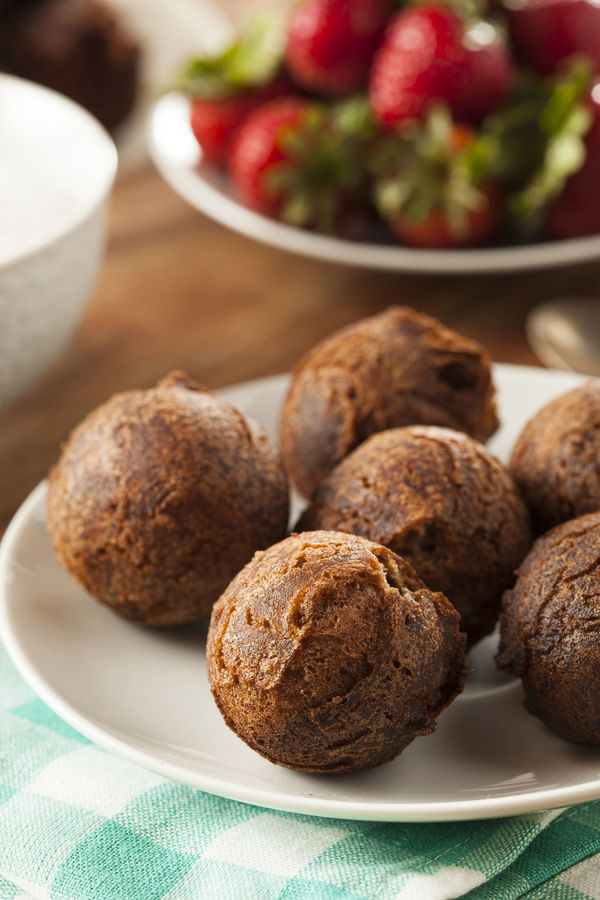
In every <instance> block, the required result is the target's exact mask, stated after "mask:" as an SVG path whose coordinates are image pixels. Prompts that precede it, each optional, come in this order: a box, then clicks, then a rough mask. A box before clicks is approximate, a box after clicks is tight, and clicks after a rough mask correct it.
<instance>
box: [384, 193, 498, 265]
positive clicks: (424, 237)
mask: <svg viewBox="0 0 600 900" xmlns="http://www.w3.org/2000/svg"><path fill="white" fill-rule="evenodd" d="M479 195H480V206H479V207H478V208H476V209H471V210H467V211H466V213H465V217H464V221H463V224H462V226H461V228H460V229H459V230H457V229H456V228H455V227H453V226H452V224H451V222H450V220H449V219H448V216H447V215H446V213H445V212H443V211H440V210H437V211H432V212H430V213H429V215H427V216H425V218H423V219H421V220H414V221H413V220H411V219H402V218H397V219H396V220H395V221H394V223H393V225H392V230H393V231H394V233H395V234H396V235H397V236H398V237H399V238H400V240H401V241H402V243H404V244H409V246H411V247H423V248H427V249H435V250H452V249H455V248H458V247H476V246H479V245H480V244H485V243H486V242H487V241H488V240H489V239H490V237H491V236H492V235H493V233H494V232H495V231H496V230H497V228H498V222H499V220H500V190H499V188H498V186H497V185H492V184H490V185H487V186H486V187H484V188H482V189H481V190H480V192H479Z"/></svg>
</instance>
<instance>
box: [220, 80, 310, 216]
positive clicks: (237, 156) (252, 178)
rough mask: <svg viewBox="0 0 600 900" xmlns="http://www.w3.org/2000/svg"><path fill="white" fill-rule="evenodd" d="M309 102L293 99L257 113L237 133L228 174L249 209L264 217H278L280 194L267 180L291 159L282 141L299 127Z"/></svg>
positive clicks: (264, 107) (273, 104)
mask: <svg viewBox="0 0 600 900" xmlns="http://www.w3.org/2000/svg"><path fill="white" fill-rule="evenodd" d="M307 105H308V104H307V101H306V100H303V99H301V98H299V97H290V98H288V99H286V100H279V101H275V102H273V103H269V104H268V105H267V106H263V107H262V108H260V109H258V110H256V112H255V113H254V114H253V115H252V116H250V117H249V118H248V119H247V120H246V122H245V124H244V126H243V127H242V128H240V130H239V131H238V133H237V135H236V137H235V139H234V141H233V144H232V147H231V152H230V154H229V173H230V175H231V178H232V179H233V183H234V185H235V187H236V189H237V192H238V194H239V196H240V199H241V200H242V202H243V203H245V204H246V206H249V207H250V208H251V209H255V210H256V211H257V212H262V213H264V214H265V215H277V212H278V210H279V207H280V205H281V202H282V197H281V192H280V191H278V190H275V189H271V188H270V186H269V183H268V178H267V177H266V176H267V175H268V173H269V172H270V171H273V169H274V167H275V166H276V165H278V164H280V163H282V162H286V161H287V160H288V159H289V154H288V153H287V151H286V150H285V149H284V146H283V140H282V138H284V137H285V135H286V134H289V133H293V132H294V130H295V129H297V128H298V126H299V124H300V122H301V121H302V119H303V117H304V115H305V114H306V109H307Z"/></svg>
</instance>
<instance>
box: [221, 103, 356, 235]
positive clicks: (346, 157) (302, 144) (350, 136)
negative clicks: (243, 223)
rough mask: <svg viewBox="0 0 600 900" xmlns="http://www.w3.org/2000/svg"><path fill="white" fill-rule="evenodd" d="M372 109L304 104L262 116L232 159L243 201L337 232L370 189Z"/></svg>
mask: <svg viewBox="0 0 600 900" xmlns="http://www.w3.org/2000/svg"><path fill="white" fill-rule="evenodd" d="M363 107H364V108H363ZM366 110H367V105H366V103H364V104H362V105H361V104H360V103H359V102H358V101H352V102H349V103H347V104H344V105H343V107H334V108H332V109H331V108H328V107H326V106H324V105H322V104H320V103H316V102H311V101H308V100H306V99H304V98H301V97H288V98H284V99H282V100H275V101H273V102H272V103H268V104H266V105H265V106H263V107H261V108H260V109H258V110H256V111H255V112H254V113H252V115H250V116H249V117H248V118H247V119H246V121H245V122H244V123H243V125H242V126H241V128H240V129H239V130H238V132H237V133H236V135H235V137H234V140H233V143H232V147H231V152H230V155H229V173H230V175H231V179H232V181H233V184H234V186H235V188H236V190H237V193H238V195H239V197H240V199H241V200H242V201H243V202H244V203H245V204H246V205H247V206H249V207H251V208H252V209H254V210H256V211H257V212H261V213H263V214H265V215H269V216H275V217H277V218H280V219H282V220H283V221H285V222H287V223H289V224H293V225H299V226H305V227H311V228H317V229H319V230H322V231H329V230H332V229H333V227H334V226H335V225H336V223H337V221H338V220H339V218H340V215H341V212H342V211H343V210H345V209H347V208H348V207H349V206H350V205H351V202H352V201H353V199H354V198H357V197H358V196H359V195H360V193H361V190H362V188H363V183H364V166H363V162H362V159H363V155H364V142H365V140H366V139H368V137H369V136H370V133H371V132H370V122H369V119H368V116H367V115H366V112H365V111H366Z"/></svg>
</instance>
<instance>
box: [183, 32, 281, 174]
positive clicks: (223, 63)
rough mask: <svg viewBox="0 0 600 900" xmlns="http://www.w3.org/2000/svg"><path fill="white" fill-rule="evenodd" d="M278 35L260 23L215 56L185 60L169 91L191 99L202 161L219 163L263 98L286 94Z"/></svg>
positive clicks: (193, 124)
mask: <svg viewBox="0 0 600 900" xmlns="http://www.w3.org/2000/svg"><path fill="white" fill-rule="evenodd" d="M280 38H281V35H280V34H278V32H277V30H276V29H274V28H273V27H272V26H270V25H269V24H268V23H266V22H265V21H263V20H257V21H255V22H254V23H253V25H252V26H251V27H250V28H249V29H248V31H246V32H245V33H244V34H241V35H240V36H239V37H238V38H237V39H236V40H235V41H234V42H233V43H232V44H230V45H229V46H228V47H226V48H225V49H224V50H223V51H222V52H221V53H219V54H218V55H216V56H206V57H198V58H196V59H191V60H189V61H188V62H187V63H186V65H185V66H184V67H183V69H182V71H181V72H180V74H179V77H178V78H177V79H176V82H175V87H176V88H178V89H179V90H180V91H182V92H183V93H184V94H188V95H189V96H190V98H191V101H192V106H191V121H190V124H191V127H192V131H193V132H194V135H195V137H196V140H197V141H198V143H199V144H200V146H201V147H202V151H203V158H204V160H205V161H206V162H212V163H224V162H225V160H226V158H227V152H228V149H229V143H230V141H231V137H232V135H233V133H234V131H235V130H236V128H237V127H238V126H239V125H240V124H241V123H242V121H243V120H244V118H245V117H246V116H248V115H249V114H250V113H251V112H252V111H253V110H255V109H257V108H258V107H259V106H261V105H262V104H263V103H266V102H267V101H268V100H273V99H275V97H281V96H282V95H284V94H289V93H291V92H292V86H291V84H290V82H289V80H288V79H287V78H285V77H283V76H282V75H278V74H277V73H278V70H279V69H280V67H281V61H282V45H281V39H280Z"/></svg>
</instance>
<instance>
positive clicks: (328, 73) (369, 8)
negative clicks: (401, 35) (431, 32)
mask: <svg viewBox="0 0 600 900" xmlns="http://www.w3.org/2000/svg"><path fill="white" fill-rule="evenodd" d="M387 19H388V8H387V5H386V2H385V0H303V2H301V3H300V4H299V5H298V6H296V7H295V9H294V10H293V11H292V14H291V16H290V19H289V23H288V36H287V45H286V51H285V58H286V62H287V65H288V68H289V70H290V73H291V74H292V77H293V78H294V79H295V80H296V81H297V83H298V84H299V85H301V86H302V87H303V88H307V89H308V90H311V91H315V92H316V93H321V94H325V95H327V96H337V95H341V94H348V93H351V92H352V91H356V90H358V89H359V88H361V87H363V86H364V85H365V83H366V81H367V76H368V73H369V68H370V66H371V61H372V59H373V56H374V54H375V51H376V50H377V48H378V46H379V45H380V43H381V41H382V39H383V35H384V31H385V26H386V23H387Z"/></svg>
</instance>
